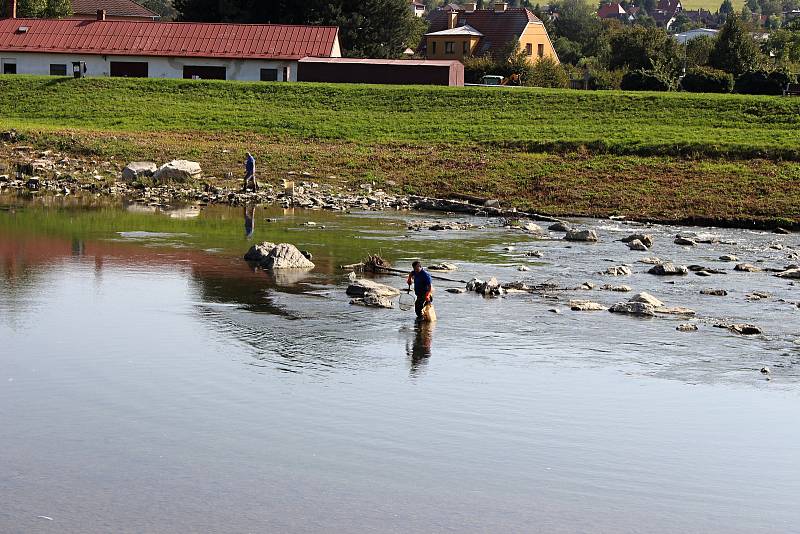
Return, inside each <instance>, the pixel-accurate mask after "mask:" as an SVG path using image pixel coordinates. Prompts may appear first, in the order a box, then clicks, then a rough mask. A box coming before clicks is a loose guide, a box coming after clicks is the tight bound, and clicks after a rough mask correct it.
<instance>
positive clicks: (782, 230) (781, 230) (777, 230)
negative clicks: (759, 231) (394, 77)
mask: <svg viewBox="0 0 800 534" xmlns="http://www.w3.org/2000/svg"><path fill="white" fill-rule="evenodd" d="M772 233H773V234H783V235H786V234H789V233H790V232H789V230H787V229H786V228H781V227H778V228H775V229H774V230H773V231H772Z"/></svg>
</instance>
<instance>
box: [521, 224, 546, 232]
mask: <svg viewBox="0 0 800 534" xmlns="http://www.w3.org/2000/svg"><path fill="white" fill-rule="evenodd" d="M520 228H522V229H523V230H525V231H526V232H528V233H529V234H536V235H545V234H546V233H547V232H545V231H544V228H542V227H541V226H539V225H538V224H534V223H532V222H526V223H525V224H523V225H522V226H520Z"/></svg>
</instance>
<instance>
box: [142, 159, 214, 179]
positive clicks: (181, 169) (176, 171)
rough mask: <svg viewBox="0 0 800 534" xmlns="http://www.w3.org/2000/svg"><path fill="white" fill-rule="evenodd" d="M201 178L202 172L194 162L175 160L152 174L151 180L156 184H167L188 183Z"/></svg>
mask: <svg viewBox="0 0 800 534" xmlns="http://www.w3.org/2000/svg"><path fill="white" fill-rule="evenodd" d="M202 176H203V170H202V168H200V164H199V163H197V162H196V161H187V160H185V159H176V160H173V161H170V162H169V163H165V164H164V165H162V166H161V167H159V168H158V170H157V171H156V172H155V173H154V174H153V180H154V181H155V182H157V183H167V182H181V183H184V182H190V181H192V180H196V179H198V178H201V177H202Z"/></svg>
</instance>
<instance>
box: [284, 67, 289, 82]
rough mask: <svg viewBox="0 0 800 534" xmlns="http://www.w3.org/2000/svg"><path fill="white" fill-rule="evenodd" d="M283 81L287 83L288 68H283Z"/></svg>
mask: <svg viewBox="0 0 800 534" xmlns="http://www.w3.org/2000/svg"><path fill="white" fill-rule="evenodd" d="M283 81H284V82H288V81H289V67H283Z"/></svg>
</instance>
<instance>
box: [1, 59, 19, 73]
mask: <svg viewBox="0 0 800 534" xmlns="http://www.w3.org/2000/svg"><path fill="white" fill-rule="evenodd" d="M16 73H17V64H16V63H5V62H3V74H16Z"/></svg>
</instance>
